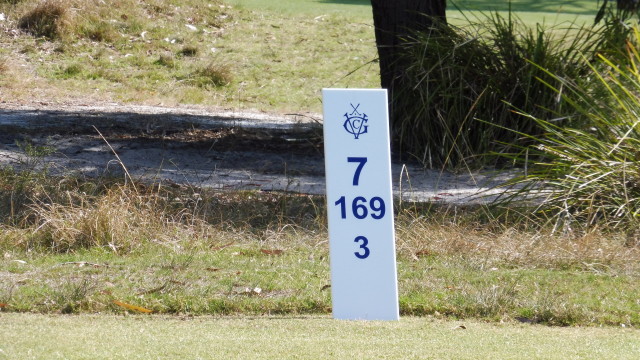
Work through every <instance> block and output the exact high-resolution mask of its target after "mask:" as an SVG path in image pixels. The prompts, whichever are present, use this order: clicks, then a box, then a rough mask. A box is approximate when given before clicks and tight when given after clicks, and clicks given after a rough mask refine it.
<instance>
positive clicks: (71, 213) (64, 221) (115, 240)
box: [26, 186, 194, 253]
mask: <svg viewBox="0 0 640 360" xmlns="http://www.w3.org/2000/svg"><path fill="white" fill-rule="evenodd" d="M68 196H69V201H68V202H67V203H65V204H62V203H59V202H57V203H55V202H51V203H48V202H43V201H40V202H38V203H36V204H34V205H32V206H31V209H32V214H31V218H32V219H35V221H34V222H35V226H33V227H32V230H31V233H30V236H29V244H26V245H27V246H29V247H43V248H48V249H50V250H52V251H55V252H68V251H73V250H76V249H80V248H91V247H102V248H105V249H109V250H111V251H114V252H116V253H126V252H129V251H132V250H134V249H136V248H138V247H140V246H141V245H144V244H146V243H150V242H156V243H162V244H168V243H176V242H179V240H180V239H178V236H177V235H176V234H178V233H183V234H184V233H187V234H188V233H190V231H185V229H186V227H187V224H185V223H186V221H185V218H186V217H188V216H189V215H188V212H186V211H184V212H181V213H178V214H177V215H176V214H175V213H173V212H172V211H168V210H167V209H166V208H164V206H163V204H162V203H159V200H158V198H157V197H154V196H148V195H140V194H138V193H137V192H136V191H135V189H133V188H132V187H128V186H116V187H115V188H113V189H110V190H108V191H107V193H106V194H105V195H102V196H99V197H96V198H93V197H90V196H87V195H84V194H82V193H78V192H73V193H72V192H69V193H68ZM160 201H161V200H160ZM189 225H194V223H193V222H191V223H190V224H189Z"/></svg>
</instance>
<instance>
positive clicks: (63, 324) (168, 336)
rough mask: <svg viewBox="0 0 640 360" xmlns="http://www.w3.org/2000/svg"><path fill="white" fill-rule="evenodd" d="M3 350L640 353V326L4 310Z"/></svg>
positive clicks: (258, 354) (305, 355)
mask: <svg viewBox="0 0 640 360" xmlns="http://www.w3.org/2000/svg"><path fill="white" fill-rule="evenodd" d="M0 322H1V323H2V333H1V334H0V359H533V358H535V359H638V358H640V342H639V341H638V339H639V338H640V331H639V330H637V329H623V328H579V327H566V328H557V327H556V328H552V327H544V326H536V325H526V324H513V323H504V324H487V323H482V322H473V321H471V322H469V321H464V322H462V321H441V320H434V319H430V318H414V317H409V318H402V319H401V320H400V321H399V322H362V321H338V320H332V319H330V318H328V317H324V316H323V317H299V318H291V317H245V316H243V317H166V316H124V317H123V316H112V315H80V316H51V315H34V314H2V315H0Z"/></svg>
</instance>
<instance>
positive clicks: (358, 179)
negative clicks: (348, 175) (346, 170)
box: [347, 157, 367, 186]
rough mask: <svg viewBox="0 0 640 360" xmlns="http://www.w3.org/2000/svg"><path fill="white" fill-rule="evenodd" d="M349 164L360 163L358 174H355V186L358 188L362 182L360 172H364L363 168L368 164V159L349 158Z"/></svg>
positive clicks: (357, 169)
mask: <svg viewBox="0 0 640 360" xmlns="http://www.w3.org/2000/svg"><path fill="white" fill-rule="evenodd" d="M347 162H350V163H358V167H357V168H356V172H355V173H354V174H353V186H358V183H359V182H360V172H362V168H363V167H364V164H365V163H366V162H367V158H366V157H348V158H347Z"/></svg>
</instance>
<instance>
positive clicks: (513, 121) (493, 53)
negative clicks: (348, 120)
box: [392, 13, 624, 167]
mask: <svg viewBox="0 0 640 360" xmlns="http://www.w3.org/2000/svg"><path fill="white" fill-rule="evenodd" d="M621 26H622V25H620V24H619V23H617V22H613V21H612V22H610V23H609V22H608V23H607V25H605V26H598V27H590V26H581V27H578V26H576V25H575V24H568V26H566V27H563V26H562V25H559V26H554V27H550V28H545V27H544V26H542V25H538V26H537V27H536V28H535V29H532V28H530V27H528V26H526V25H525V24H524V23H523V22H522V21H521V20H520V19H519V18H517V17H516V16H515V15H513V14H510V15H509V17H508V18H504V17H502V16H501V15H499V14H497V13H496V14H491V15H490V16H488V17H487V19H486V21H481V22H471V23H470V25H469V26H468V27H464V28H461V27H455V26H452V25H446V26H444V25H436V26H435V27H434V28H432V29H430V30H429V31H425V32H419V33H416V34H415V35H414V36H413V37H412V38H410V39H406V41H405V43H404V45H403V47H402V51H403V52H404V59H403V61H406V63H407V64H408V65H409V66H408V68H407V71H406V72H405V74H404V76H403V77H402V78H401V82H402V84H403V86H402V87H401V89H400V90H396V92H395V94H394V104H393V106H394V109H392V111H393V113H394V115H395V119H394V123H393V130H394V132H395V136H396V138H397V143H398V145H399V149H398V150H400V151H401V152H404V153H410V154H412V155H413V156H415V157H416V158H418V159H419V160H420V161H422V162H423V163H424V164H425V165H426V166H430V167H434V166H438V167H439V166H445V167H458V166H462V165H465V164H466V163H468V162H475V163H476V165H483V162H484V161H486V157H484V156H483V155H484V154H487V153H489V152H492V151H498V152H502V151H508V149H509V148H510V147H511V146H512V144H519V141H520V140H521V139H520V136H519V135H516V134H517V133H518V132H522V133H526V134H531V135H539V134H541V133H542V131H543V130H542V128H540V127H539V125H538V124H537V123H536V122H535V121H531V120H530V119H528V118H523V117H521V116H518V115H516V114H514V113H513V111H512V109H513V107H516V108H519V109H525V110H526V111H527V112H528V113H530V114H532V115H534V116H535V117H540V118H547V117H554V118H557V117H558V114H563V113H564V109H565V107H566V104H565V102H564V101H563V99H562V97H560V96H558V94H557V93H555V92H553V91H552V90H551V89H549V88H548V87H546V86H545V85H544V84H543V83H542V82H540V81H539V80H538V79H543V80H544V81H546V82H549V83H554V84H555V83H557V81H556V80H555V79H554V78H553V77H551V76H549V75H548V72H550V73H553V74H557V75H558V77H559V78H569V79H577V78H580V77H582V76H583V75H584V74H585V73H587V71H588V66H589V60H590V59H589V57H590V56H593V54H595V53H596V52H597V51H604V50H606V49H608V48H611V47H613V48H618V47H620V42H621V41H624V37H619V36H617V35H618V34H619V33H624V31H621V30H620V27H621ZM613 35H616V36H613ZM583 54H586V58H585V57H584V56H583ZM589 54H591V55H589ZM532 63H535V64H537V65H538V66H534V65H533V64H532ZM478 120H480V121H478ZM495 125H497V126H495ZM507 129H510V130H507ZM514 131H515V132H514Z"/></svg>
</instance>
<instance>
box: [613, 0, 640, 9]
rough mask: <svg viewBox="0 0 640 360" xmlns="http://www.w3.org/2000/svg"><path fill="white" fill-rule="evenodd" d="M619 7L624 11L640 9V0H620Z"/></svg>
mask: <svg viewBox="0 0 640 360" xmlns="http://www.w3.org/2000/svg"><path fill="white" fill-rule="evenodd" d="M617 3H618V9H619V10H624V11H638V7H639V5H640V4H639V3H638V0H618V1H617Z"/></svg>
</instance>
